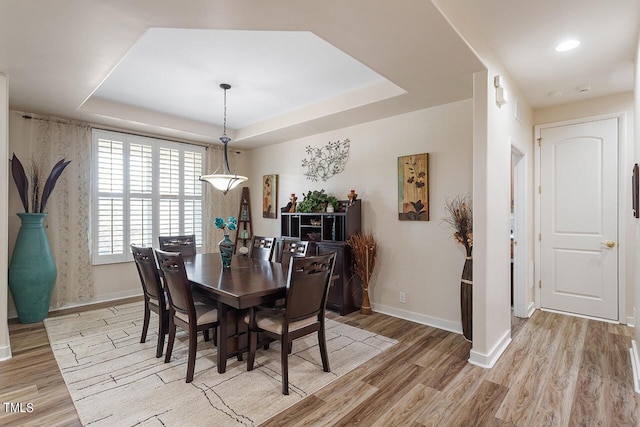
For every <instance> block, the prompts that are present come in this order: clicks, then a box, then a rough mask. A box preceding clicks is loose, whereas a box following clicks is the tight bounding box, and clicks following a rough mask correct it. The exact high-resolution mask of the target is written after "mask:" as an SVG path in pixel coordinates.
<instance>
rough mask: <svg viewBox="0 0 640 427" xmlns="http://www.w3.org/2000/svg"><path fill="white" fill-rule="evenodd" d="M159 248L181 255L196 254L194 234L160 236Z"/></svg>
mask: <svg viewBox="0 0 640 427" xmlns="http://www.w3.org/2000/svg"><path fill="white" fill-rule="evenodd" d="M158 241H159V242H160V250H161V251H167V252H179V253H181V254H182V256H194V255H195V254H196V235H195V234H188V235H185V236H160V237H158Z"/></svg>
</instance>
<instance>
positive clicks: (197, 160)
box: [93, 130, 205, 264]
mask: <svg viewBox="0 0 640 427" xmlns="http://www.w3.org/2000/svg"><path fill="white" fill-rule="evenodd" d="M204 155H205V150H204V148H203V147H198V146H194V145H189V144H181V143H176V142H169V141H163V140H158V139H153V138H147V137H142V136H135V135H128V134H124V133H119V132H111V131H104V130H94V131H93V165H94V168H93V183H94V186H93V189H94V190H93V195H94V202H93V263H94V264H105V263H112V262H123V261H129V260H131V259H132V257H131V250H130V249H129V244H130V243H134V244H137V245H141V246H156V247H157V241H158V236H161V235H178V234H195V235H196V246H197V247H201V246H202V239H203V232H202V206H203V201H202V197H203V196H202V185H203V184H202V182H201V181H200V179H199V178H200V175H202V167H203V163H204Z"/></svg>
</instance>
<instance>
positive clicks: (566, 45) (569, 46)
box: [556, 40, 580, 52]
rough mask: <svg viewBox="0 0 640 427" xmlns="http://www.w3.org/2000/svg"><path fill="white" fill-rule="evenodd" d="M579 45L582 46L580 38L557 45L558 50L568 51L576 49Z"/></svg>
mask: <svg viewBox="0 0 640 427" xmlns="http://www.w3.org/2000/svg"><path fill="white" fill-rule="evenodd" d="M578 46H580V42H579V41H578V40H567V41H564V42H562V43H560V44H559V45H558V46H556V52H566V51H568V50H571V49H575V48H577V47H578Z"/></svg>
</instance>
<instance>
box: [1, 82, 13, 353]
mask: <svg viewBox="0 0 640 427" xmlns="http://www.w3.org/2000/svg"><path fill="white" fill-rule="evenodd" d="M0 164H2V165H7V167H4V168H1V169H0V170H2V171H3V172H2V173H0V194H3V196H1V197H0V271H1V272H2V274H0V361H1V360H6V359H9V358H10V357H11V344H10V342H9V326H8V325H7V317H8V313H7V310H8V307H7V299H8V292H9V290H8V287H9V283H8V276H7V274H6V272H7V271H8V270H9V265H8V263H9V246H8V241H9V236H8V229H9V222H8V218H9V167H8V165H9V77H7V76H6V75H4V74H1V73H0Z"/></svg>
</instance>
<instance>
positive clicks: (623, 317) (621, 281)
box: [534, 111, 630, 324]
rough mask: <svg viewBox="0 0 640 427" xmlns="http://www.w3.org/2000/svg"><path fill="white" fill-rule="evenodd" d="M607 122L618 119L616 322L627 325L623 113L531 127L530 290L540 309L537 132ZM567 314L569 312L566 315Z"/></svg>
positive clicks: (626, 173) (538, 153)
mask: <svg viewBox="0 0 640 427" xmlns="http://www.w3.org/2000/svg"><path fill="white" fill-rule="evenodd" d="M607 119H618V206H617V210H618V234H617V236H616V241H617V242H618V265H617V267H618V322H619V323H624V324H626V323H627V283H626V272H625V268H624V266H625V262H624V260H625V257H626V241H625V240H624V237H625V236H626V222H625V209H621V206H626V205H627V204H626V203H624V201H625V200H626V199H625V197H627V195H628V194H629V188H628V181H630V179H628V176H627V175H628V170H627V169H628V168H627V150H626V147H627V143H626V141H627V134H626V129H627V126H626V124H627V113H626V112H624V111H621V112H616V113H609V114H601V115H596V116H588V117H582V118H579V119H572V120H564V121H560V122H553V123H545V124H542V125H536V126H535V140H534V155H535V160H534V161H535V167H534V227H535V229H534V242H535V251H534V265H535V268H534V288H535V305H536V308H537V309H540V277H541V268H540V259H541V247H540V246H541V245H540V238H539V236H540V232H541V224H540V210H541V202H540V198H541V196H540V173H541V172H540V168H541V166H542V162H541V158H540V155H541V153H540V133H541V131H542V130H543V129H548V128H554V127H559V126H567V125H576V124H581V123H589V122H594V121H600V120H607ZM567 314H571V313H567ZM574 315H575V316H578V317H587V318H589V316H584V315H579V314H574ZM594 319H596V320H603V321H604V320H605V319H600V318H594Z"/></svg>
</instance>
